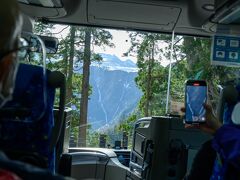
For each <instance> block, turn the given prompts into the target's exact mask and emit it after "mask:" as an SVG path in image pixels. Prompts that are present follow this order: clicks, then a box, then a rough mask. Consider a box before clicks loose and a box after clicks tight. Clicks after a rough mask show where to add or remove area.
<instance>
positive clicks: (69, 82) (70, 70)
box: [66, 26, 76, 103]
mask: <svg viewBox="0 0 240 180" xmlns="http://www.w3.org/2000/svg"><path fill="white" fill-rule="evenodd" d="M75 34H76V28H75V27H74V26H72V27H71V28H70V40H69V41H70V51H69V58H68V60H69V62H68V73H67V75H68V76H67V95H66V103H69V102H71V99H72V75H73V58H74V42H75Z"/></svg>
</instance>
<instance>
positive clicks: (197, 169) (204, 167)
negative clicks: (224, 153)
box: [186, 140, 216, 180]
mask: <svg viewBox="0 0 240 180" xmlns="http://www.w3.org/2000/svg"><path fill="white" fill-rule="evenodd" d="M215 159H216V152H215V150H214V149H213V148H212V140H209V141H206V142H205V143H204V144H202V146H201V148H200V149H199V151H198V152H197V154H196V156H195V158H194V160H193V164H192V167H191V170H190V173H189V174H188V176H187V177H186V179H187V180H198V179H199V180H205V179H206V180H209V179H210V177H211V175H212V171H213V166H214V162H215Z"/></svg>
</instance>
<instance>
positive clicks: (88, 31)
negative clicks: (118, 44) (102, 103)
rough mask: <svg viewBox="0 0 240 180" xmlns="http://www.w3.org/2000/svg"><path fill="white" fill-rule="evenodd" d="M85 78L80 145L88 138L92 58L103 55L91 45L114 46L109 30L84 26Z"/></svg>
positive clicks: (79, 136) (84, 143)
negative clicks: (92, 50)
mask: <svg viewBox="0 0 240 180" xmlns="http://www.w3.org/2000/svg"><path fill="white" fill-rule="evenodd" d="M83 31H84V42H85V43H84V54H83V80H82V90H81V103H80V122H79V134H78V146H80V147H85V146H86V140H87V112H88V97H89V77H90V65H91V60H101V57H100V56H99V55H97V54H94V53H93V52H91V46H92V47H93V46H114V45H113V44H112V43H111V42H110V40H111V39H112V35H111V33H110V32H109V31H106V30H104V29H99V28H84V29H83Z"/></svg>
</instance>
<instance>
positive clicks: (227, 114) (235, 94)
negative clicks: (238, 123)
mask: <svg viewBox="0 0 240 180" xmlns="http://www.w3.org/2000/svg"><path fill="white" fill-rule="evenodd" d="M239 92H240V87H239V86H235V85H232V84H231V85H227V86H225V87H224V88H223V89H222V91H221V94H220V100H219V103H218V110H217V117H218V119H219V120H220V121H221V122H223V123H224V124H232V120H231V115H232V112H233V109H234V106H235V105H236V103H237V102H239V101H240V96H239Z"/></svg>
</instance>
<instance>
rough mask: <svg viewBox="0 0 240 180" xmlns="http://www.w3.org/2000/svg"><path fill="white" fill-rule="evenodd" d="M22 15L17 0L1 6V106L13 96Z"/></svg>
mask: <svg viewBox="0 0 240 180" xmlns="http://www.w3.org/2000/svg"><path fill="white" fill-rule="evenodd" d="M21 27H22V17H21V14H20V11H19V7H18V3H17V1H16V0H4V1H1V6H0V107H1V106H2V105H3V104H4V102H6V101H7V100H9V99H10V98H11V95H12V92H13V89H14V82H15V77H16V72H17V68H18V59H17V51H15V50H16V49H17V48H18V43H19V37H20V33H21Z"/></svg>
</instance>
